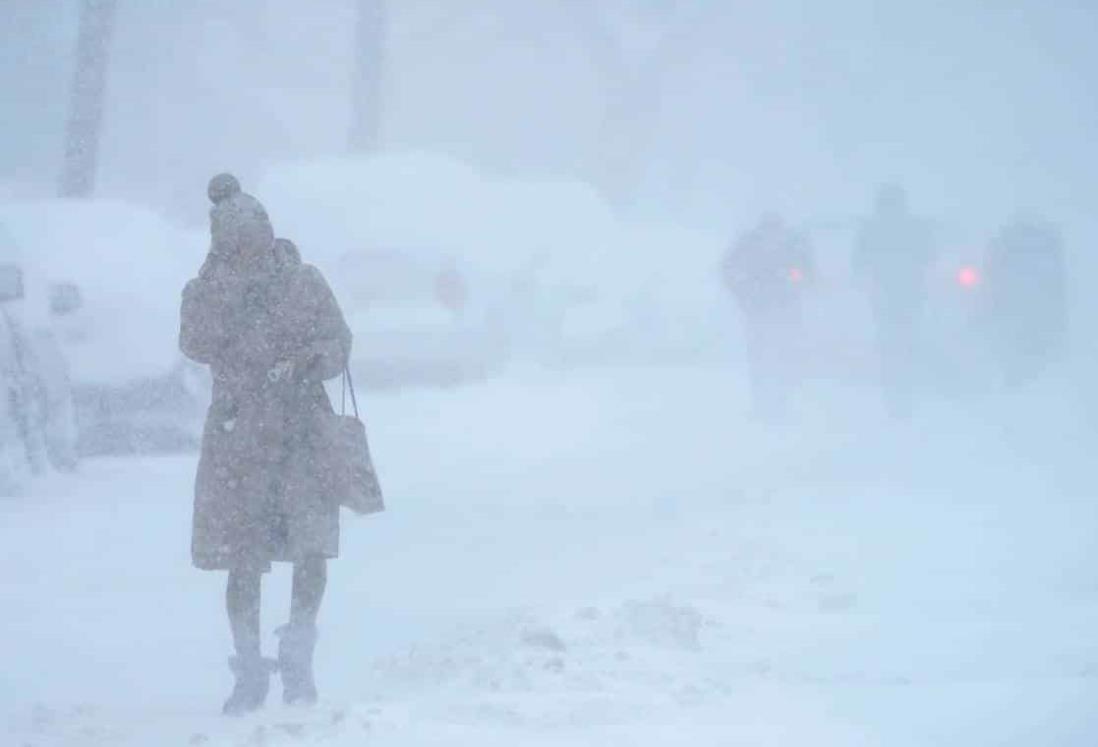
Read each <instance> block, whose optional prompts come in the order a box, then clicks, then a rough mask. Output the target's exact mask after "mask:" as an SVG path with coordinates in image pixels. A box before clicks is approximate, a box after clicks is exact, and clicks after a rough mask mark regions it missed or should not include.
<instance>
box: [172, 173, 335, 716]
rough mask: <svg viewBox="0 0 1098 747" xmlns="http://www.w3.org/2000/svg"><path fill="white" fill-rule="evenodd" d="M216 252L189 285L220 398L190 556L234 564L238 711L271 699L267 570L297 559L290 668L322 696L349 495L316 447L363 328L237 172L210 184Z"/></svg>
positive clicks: (187, 299)
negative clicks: (317, 658) (351, 324)
mask: <svg viewBox="0 0 1098 747" xmlns="http://www.w3.org/2000/svg"><path fill="white" fill-rule="evenodd" d="M209 191H210V197H211V199H212V200H213V201H214V206H213V208H212V209H211V210H210V231H211V236H210V238H211V245H210V254H209V256H208V257H207V259H206V262H205V263H204V264H203V266H202V269H201V271H200V272H199V275H198V277H197V278H195V279H193V280H191V281H190V282H189V283H187V286H186V287H185V288H184V290H183V304H182V312H181V327H180V347H181V349H182V350H183V353H184V354H185V355H186V356H187V357H188V358H191V359H192V360H195V361H197V362H199V363H204V364H208V365H209V366H210V370H211V373H212V375H213V395H212V401H211V404H210V409H209V412H208V415H207V418H206V426H205V430H204V433H203V437H202V454H201V458H200V460H199V465H198V475H197V478H196V481H195V501H194V524H193V535H192V546H191V552H192V559H193V562H194V564H195V566H197V567H198V568H201V569H203V570H227V571H229V588H228V594H227V597H228V607H229V618H230V623H231V625H232V628H233V637H234V642H235V644H236V650H237V655H236V658H235V659H234V660H233V661H232V666H233V669H234V671H235V672H236V675H237V687H236V689H235V690H234V692H233V696H232V697H230V699H229V701H228V702H227V703H226V704H225V711H226V712H227V713H241V712H245V711H248V710H253V709H254V708H258V707H259V706H260V705H262V703H263V701H264V699H265V697H266V693H267V687H268V684H267V683H268V677H269V673H270V671H271V668H272V667H271V666H270V664H269V663H268V662H266V661H265V660H263V659H262V657H261V655H260V646H259V585H260V584H259V580H260V576H261V574H262V573H264V572H265V571H267V570H269V569H270V564H271V561H287V562H292V563H293V564H294V589H293V598H292V604H291V615H290V617H291V620H290V625H288V626H286V628H284V629H283V632H282V640H281V644H282V645H280V652H279V662H278V665H277V666H278V668H279V670H280V671H281V674H282V679H283V685H284V696H285V699H286V700H287V701H290V702H294V701H313V700H315V698H316V692H315V686H314V685H313V682H312V666H311V657H312V648H313V645H314V643H315V637H316V634H315V619H316V613H317V611H318V609H319V605H320V598H321V596H322V595H323V590H324V582H325V579H326V559H327V558H334V557H336V556H337V555H338V552H339V506H338V504H337V501H335V500H333V499H332V498H331V496H328V495H326V494H325V491H324V489H323V476H320V475H317V474H316V473H315V471H314V469H313V465H314V463H315V461H316V460H314V459H313V458H312V454H314V453H315V451H316V449H318V448H322V445H321V444H320V442H319V441H320V433H321V428H320V426H321V421H322V419H323V418H324V417H325V416H327V415H329V414H330V413H331V412H332V408H331V404H330V403H329V401H328V397H327V394H326V393H325V391H324V387H323V381H324V380H326V379H330V378H333V377H335V376H338V375H339V374H340V373H341V372H342V371H343V369H344V366H345V365H346V363H347V358H348V355H349V352H350V346H351V334H350V331H349V329H348V328H347V325H346V323H345V322H344V320H343V315H342V313H341V312H340V309H339V306H338V304H337V303H336V300H335V297H334V296H333V294H332V292H331V290H330V289H329V287H328V284H327V283H326V282H325V280H324V278H323V276H322V275H321V274H320V272H319V271H318V270H317V269H316V268H315V267H312V266H311V265H307V264H301V263H300V262H296V263H289V264H288V263H282V262H279V261H278V256H277V254H276V251H275V246H274V234H273V231H272V228H271V223H270V220H269V219H268V217H267V213H266V211H265V210H264V209H263V206H262V205H261V204H260V203H259V201H258V200H256V199H255V198H254V197H252V196H251V195H248V194H246V193H244V192H242V191H240V186H239V184H237V183H236V180H235V179H233V178H232V177H231V176H228V175H222V176H219V177H215V178H214V180H213V181H211V183H210V190H209Z"/></svg>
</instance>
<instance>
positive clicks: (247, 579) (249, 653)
mask: <svg viewBox="0 0 1098 747" xmlns="http://www.w3.org/2000/svg"><path fill="white" fill-rule="evenodd" d="M261 579H262V574H260V573H259V572H258V571H241V570H233V571H229V581H228V584H227V585H226V587H225V608H226V610H227V611H228V613H229V626H230V627H231V628H232V632H233V644H234V645H235V646H236V653H237V656H239V657H240V658H241V659H247V660H252V659H258V658H259V602H260V588H261V587H260V582H261Z"/></svg>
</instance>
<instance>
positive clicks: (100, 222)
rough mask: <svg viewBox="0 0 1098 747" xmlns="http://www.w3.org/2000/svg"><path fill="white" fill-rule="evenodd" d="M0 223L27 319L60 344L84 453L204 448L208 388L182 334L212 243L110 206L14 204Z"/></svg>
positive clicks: (142, 213)
mask: <svg viewBox="0 0 1098 747" xmlns="http://www.w3.org/2000/svg"><path fill="white" fill-rule="evenodd" d="M0 223H2V224H3V225H4V226H5V227H6V230H7V233H8V234H9V235H10V237H11V239H10V243H11V244H12V245H13V246H14V250H13V252H14V255H13V256H14V257H15V261H16V262H17V263H18V264H19V266H20V267H21V268H22V269H23V270H24V271H25V277H26V294H25V300H24V301H23V302H22V312H23V315H24V317H25V319H26V321H25V323H26V324H27V326H28V327H29V328H33V329H38V330H43V331H44V332H48V335H49V336H50V337H51V338H52V339H53V340H55V349H56V355H55V356H54V358H55V363H53V364H52V367H54V368H60V367H62V366H65V365H67V369H68V373H67V376H68V378H69V379H70V380H71V389H72V401H73V410H74V420H75V428H76V446H75V448H76V451H77V452H78V453H79V454H81V455H100V454H127V453H141V452H153V451H173V450H179V449H184V448H193V447H194V446H195V445H197V443H198V440H199V438H200V435H201V430H200V429H201V420H202V414H203V411H204V408H205V403H206V398H207V394H208V383H207V382H206V379H205V375H204V373H203V372H202V371H201V370H200V369H199V368H198V367H196V366H192V365H190V364H188V363H187V362H185V361H184V360H183V358H182V356H181V355H180V353H179V351H178V343H177V334H178V333H177V328H178V307H179V292H180V289H181V288H182V286H183V284H184V283H185V282H186V280H187V278H188V276H189V274H190V272H191V271H193V269H194V267H196V266H197V265H198V263H199V262H200V260H201V252H202V251H203V248H204V240H203V237H202V236H201V235H200V234H196V233H192V232H188V231H185V230H181V229H179V228H177V227H175V226H173V225H172V224H170V223H169V222H167V221H165V220H164V219H163V218H161V217H160V216H159V215H157V214H156V213H154V212H152V211H149V210H146V209H143V208H139V207H136V206H133V205H129V204H125V203H120V202H111V201H65V200H38V201H26V202H13V203H4V204H0ZM189 265H193V266H194V267H191V266H189Z"/></svg>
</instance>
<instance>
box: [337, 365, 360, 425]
mask: <svg viewBox="0 0 1098 747" xmlns="http://www.w3.org/2000/svg"><path fill="white" fill-rule="evenodd" d="M348 391H350V392H351V406H352V407H353V408H354V410H355V418H357V419H359V420H361V419H362V418H360V417H359V415H358V398H356V397H355V382H354V379H352V378H351V367H350V366H344V367H343V393H342V395H341V397H340V405H339V410H340V414H341V415H346V414H347V392H348Z"/></svg>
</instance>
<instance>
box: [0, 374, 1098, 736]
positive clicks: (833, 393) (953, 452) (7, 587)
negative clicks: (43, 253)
mask: <svg viewBox="0 0 1098 747" xmlns="http://www.w3.org/2000/svg"><path fill="white" fill-rule="evenodd" d="M1061 383H1062V382H1061ZM1056 384H1057V382H1050V383H1049V384H1048V386H1047V389H1041V390H1037V391H1028V392H1023V393H1021V394H1020V395H1017V396H1015V397H1013V398H1006V397H1005V396H1001V395H988V396H987V397H985V398H984V399H983V400H981V401H979V402H973V403H968V404H967V405H965V406H964V407H961V406H958V405H953V406H949V405H947V404H945V403H943V402H929V403H927V404H926V405H925V406H924V407H923V408H922V409H921V410H920V411H919V413H918V414H917V415H916V417H915V418H914V419H913V420H911V421H910V422H907V423H901V424H896V423H891V422H890V421H888V420H887V419H886V418H884V417H883V416H882V415H880V414H879V412H878V408H877V407H876V406H875V405H874V403H873V397H872V396H871V394H868V393H866V392H858V391H849V390H845V391H844V390H841V389H838V388H837V387H830V386H825V385H820V386H818V387H816V388H814V389H813V390H811V391H809V392H807V393H806V394H805V397H804V398H803V401H802V402H800V403H799V405H800V406H799V408H798V412H797V415H796V416H795V417H793V418H791V420H790V421H789V422H788V423H786V424H783V425H761V424H758V423H752V422H751V421H749V420H747V419H745V417H744V415H743V413H744V411H745V410H746V401H745V399H746V398H745V391H744V386H743V383H742V382H741V381H739V380H738V378H737V376H736V374H735V373H734V372H731V371H729V370H725V369H721V368H717V367H714V368H710V369H704V368H688V369H674V368H662V369H661V368H647V369H639V368H628V369H627V368H622V369H610V368H604V369H596V370H588V371H585V372H553V373H549V372H541V371H537V370H513V371H511V372H510V373H509V374H508V375H506V376H504V377H501V378H499V379H496V380H493V381H488V382H484V383H482V384H478V385H474V386H468V387H464V388H460V389H448V390H420V391H404V392H400V393H391V394H386V395H383V396H382V395H375V396H373V397H368V398H367V403H368V413H369V427H370V432H371V437H372V440H373V447H374V450H375V457H376V460H377V463H378V466H379V469H380V470H381V472H382V477H383V480H384V483H385V487H386V489H387V494H388V501H389V506H390V511H389V512H388V513H387V514H386V515H383V516H378V517H369V518H356V517H352V516H346V517H345V523H344V532H343V557H342V558H341V559H340V560H339V561H338V562H337V563H335V564H334V565H333V566H332V576H331V581H330V584H329V595H328V600H327V603H326V606H325V608H324V610H323V611H322V621H321V623H322V636H323V637H322V642H321V645H320V648H319V650H318V662H317V666H318V676H319V681H320V685H321V690H322V703H321V705H320V706H318V707H317V708H315V709H312V710H291V709H286V708H284V707H282V706H281V705H280V704H279V703H278V698H279V693H278V690H277V687H275V688H273V690H272V697H271V699H270V703H269V705H268V707H267V709H266V710H264V711H263V712H261V713H259V714H257V715H255V716H251V717H248V718H244V719H240V720H228V719H224V718H222V717H221V716H220V715H218V709H219V706H220V702H221V700H222V698H223V697H224V696H225V695H226V694H227V692H228V690H229V687H230V678H229V673H228V670H227V668H226V666H225V658H226V657H227V655H228V654H229V653H230V646H229V637H228V632H227V630H226V624H225V621H224V619H223V612H222V599H223V597H222V594H223V589H222V584H223V580H224V579H223V577H222V576H221V575H220V574H204V573H200V572H198V571H195V570H192V569H191V567H190V564H189V554H188V542H189V519H190V500H191V499H190V495H191V484H192V478H193V472H194V466H195V465H194V458H193V457H179V458H161V459H133V460H125V461H123V460H103V461H90V462H87V463H85V464H84V465H83V467H82V469H81V471H80V473H79V474H77V475H72V476H63V477H61V476H59V477H53V478H50V481H49V482H47V483H45V484H41V485H39V486H38V487H37V488H36V492H35V493H34V494H33V495H30V496H26V497H23V498H20V499H12V500H9V501H7V502H5V503H4V504H3V505H2V506H0V601H2V609H3V618H4V624H3V627H2V628H0V632H2V635H0V718H2V719H3V720H2V721H0V737H2V738H0V743H3V744H11V745H28V746H29V745H33V746H34V747H47V746H49V745H80V746H81V747H84V746H89V747H90V746H95V747H99V746H101V745H112V746H113V745H135V746H136V745H211V746H213V745H281V744H330V745H340V746H341V745H362V744H376V745H465V744H470V745H477V746H478V747H488V746H490V745H508V746H509V747H512V746H514V745H549V744H554V745H600V746H601V745H616V744H630V745H633V746H634V747H645V746H647V745H678V744H687V745H731V744H743V745H812V746H813V747H817V746H821V745H843V746H844V747H845V746H846V745H889V746H890V747H891V746H893V745H912V746H916V745H918V746H919V747H924V746H925V745H964V747H975V746H977V745H1019V746H1022V745H1024V746H1026V747H1031V746H1032V745H1057V746H1059V745H1079V746H1080V747H1082V746H1087V747H1089V746H1090V745H1093V744H1095V743H1096V742H1098V707H1096V704H1098V570H1096V563H1095V561H1098V543H1096V538H1098V510H1096V507H1095V502H1094V497H1093V490H1092V486H1093V472H1092V465H1093V457H1092V452H1093V449H1092V445H1093V444H1094V437H1093V434H1092V433H1090V432H1089V431H1087V430H1086V428H1085V427H1084V424H1083V423H1082V417H1081V416H1077V415H1076V413H1075V409H1074V408H1073V406H1072V403H1071V399H1070V396H1068V395H1066V394H1063V390H1064V389H1065V388H1064V387H1063V386H1057V385H1056ZM265 592H266V597H265V606H264V615H265V617H264V629H265V630H266V631H271V630H273V629H274V628H275V627H276V626H277V625H279V624H281V623H282V622H284V615H285V614H286V607H287V593H288V578H287V574H286V571H285V569H279V570H276V572H275V573H274V574H272V575H271V576H270V577H269V578H268V580H267V581H266V583H265ZM270 644H271V640H270V638H269V639H268V645H269V646H270ZM3 735H6V736H3Z"/></svg>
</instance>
